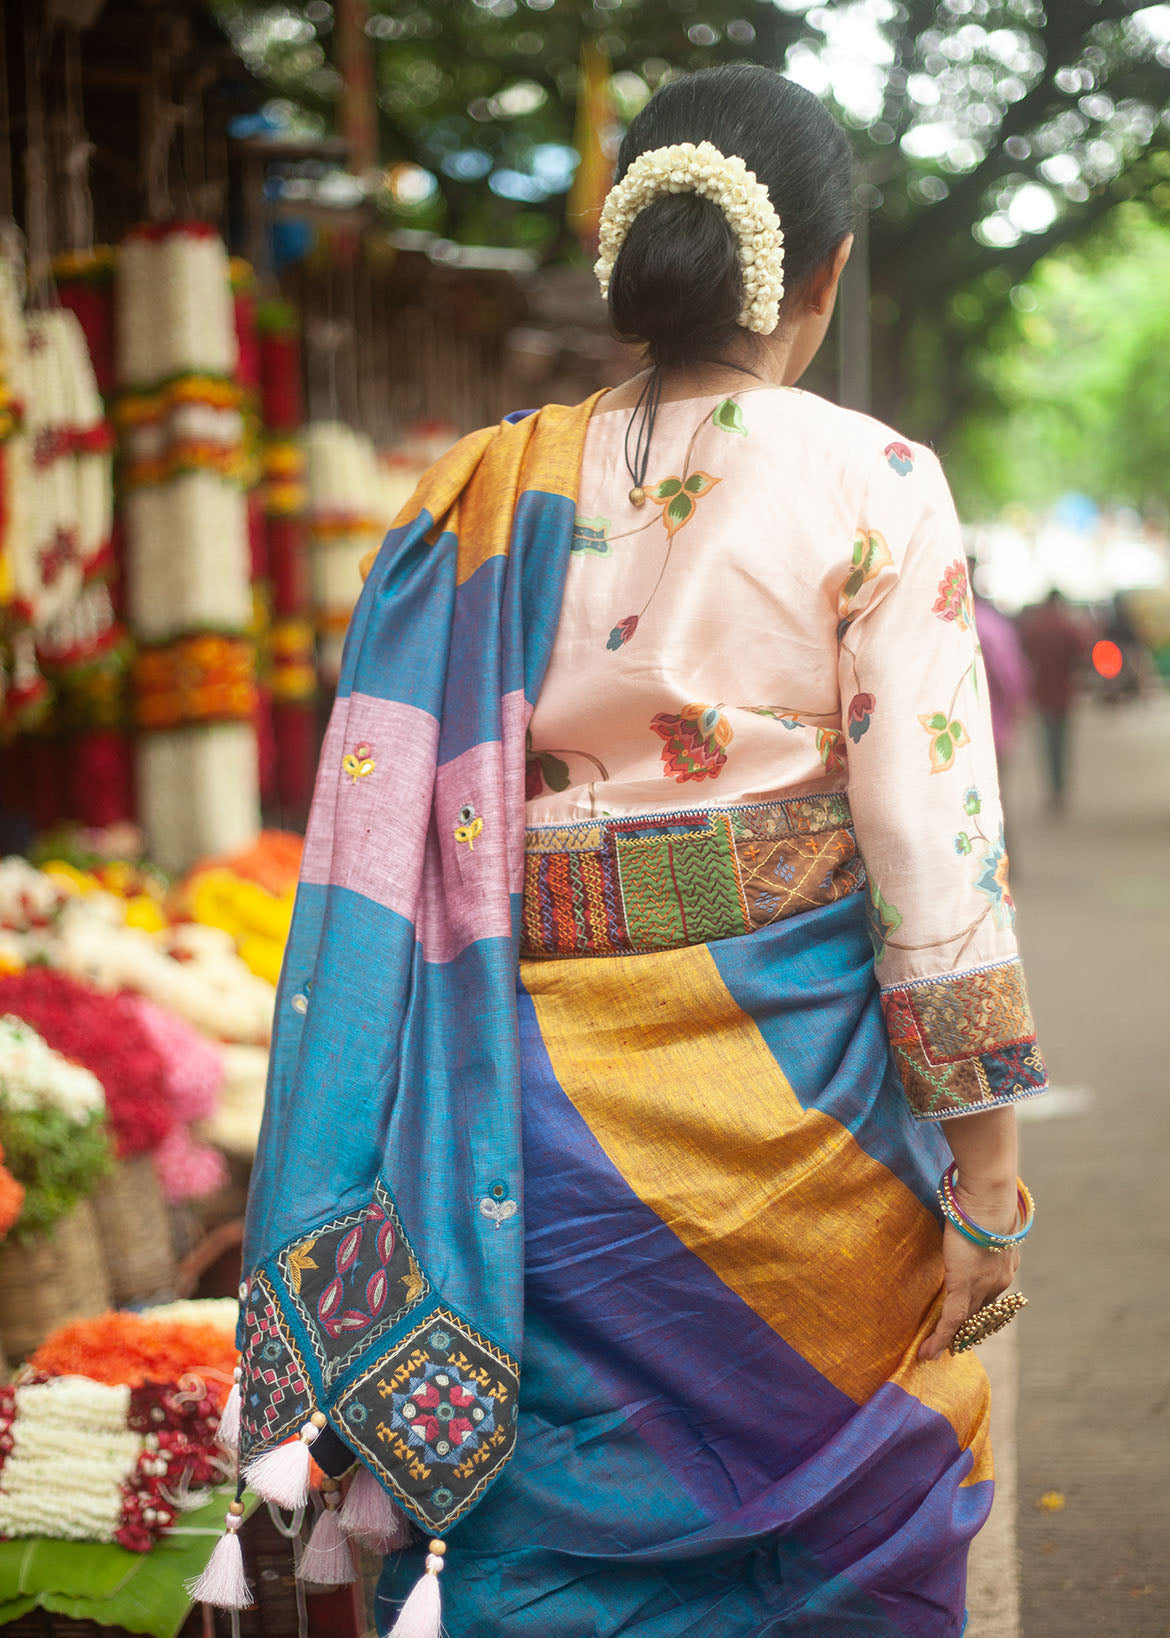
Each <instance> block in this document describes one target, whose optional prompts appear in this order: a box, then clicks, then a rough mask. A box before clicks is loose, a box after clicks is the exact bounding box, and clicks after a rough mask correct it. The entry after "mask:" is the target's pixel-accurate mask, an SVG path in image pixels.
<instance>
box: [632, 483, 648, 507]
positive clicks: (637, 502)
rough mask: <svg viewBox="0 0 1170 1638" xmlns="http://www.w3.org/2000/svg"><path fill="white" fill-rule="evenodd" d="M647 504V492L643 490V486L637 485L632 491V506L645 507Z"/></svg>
mask: <svg viewBox="0 0 1170 1638" xmlns="http://www.w3.org/2000/svg"><path fill="white" fill-rule="evenodd" d="M645 504H646V491H645V490H644V489H643V488H642V486H641V484H635V485H634V487H633V489H631V490H630V505H631V506H645Z"/></svg>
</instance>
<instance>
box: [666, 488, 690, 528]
mask: <svg viewBox="0 0 1170 1638" xmlns="http://www.w3.org/2000/svg"><path fill="white" fill-rule="evenodd" d="M694 509H695V503H694V501H693V500H692V499H691V497H690V496H689V495H686V494H682V495H675V497H674V499H673V500H672V501H670V502H669V503H668V504H667V508H666V515H667V517H668V518H669V519H670V521H671V522H672V523H673V524H674V526H675V527H676V528H677V529H681V528H682V526H683V524H684V523H685V522H686V521H687V519H688V518H689V517H690V515H691V513H692V512H693V511H694Z"/></svg>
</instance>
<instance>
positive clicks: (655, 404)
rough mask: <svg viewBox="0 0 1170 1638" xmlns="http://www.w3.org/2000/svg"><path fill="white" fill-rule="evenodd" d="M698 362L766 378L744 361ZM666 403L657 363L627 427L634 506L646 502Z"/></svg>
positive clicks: (659, 367) (639, 395) (628, 460)
mask: <svg viewBox="0 0 1170 1638" xmlns="http://www.w3.org/2000/svg"><path fill="white" fill-rule="evenodd" d="M696 362H703V363H710V364H718V365H721V366H722V368H723V369H725V370H738V371H739V373H740V374H741V375H750V376H751V378H752V380H753V381H762V380H763V379H764V378H763V376H762V375H758V374H757V373H756V371H755V370H749V369H748V368H747V366H746V365H744V364H732V363H731V362H730V361H729V360H727V359H723V358H712V359H706V360H696ZM661 404H662V366H661V364H655V365H654V367H653V369H651V371H650V374H649V375H648V376H647V377H646V380H645V383H644V385H643V387H642V391H641V392H640V393H639V394H638V402H637V403H636V404H635V405H634V413H633V415H631V417H630V424H629V426H628V427H627V428H626V439H625V458H626V471H627V472H628V473H629V474H630V477H631V478H632V479H633V480H634V486H633V488H632V489H631V490H630V505H631V506H645V504H646V471H647V468H648V467H649V465H650V443H651V440H652V439H653V437H654V423H655V422H656V421H657V419H658V411H659V408H660V407H661ZM631 437H633V440H634V455H633V459H632V460H631V458H630V439H631Z"/></svg>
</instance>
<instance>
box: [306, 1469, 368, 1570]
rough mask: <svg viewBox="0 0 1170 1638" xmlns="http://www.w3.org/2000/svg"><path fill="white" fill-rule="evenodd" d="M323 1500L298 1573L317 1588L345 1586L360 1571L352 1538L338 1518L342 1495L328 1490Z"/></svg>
mask: <svg viewBox="0 0 1170 1638" xmlns="http://www.w3.org/2000/svg"><path fill="white" fill-rule="evenodd" d="M333 1482H334V1484H336V1483H337V1481H336V1479H335V1480H334V1481H333ZM321 1499H322V1500H323V1501H324V1503H325V1508H324V1511H323V1512H322V1514H321V1516H320V1518H319V1519H318V1520H317V1522H316V1524H315V1525H314V1526H313V1533H312V1535H311V1536H310V1537H309V1540H308V1544H307V1546H306V1547H305V1550H304V1552H303V1553H302V1554H301V1561H300V1563H299V1564H298V1565H297V1575H298V1576H299V1578H300V1579H301V1580H302V1581H312V1582H313V1583H314V1584H315V1585H316V1586H318V1587H342V1586H345V1584H346V1583H347V1582H350V1581H356V1580H357V1570H356V1569H355V1568H354V1562H353V1552H352V1550H351V1548H350V1545H349V1538H348V1537H347V1536H344V1535H343V1534H342V1531H341V1525H340V1524H339V1523H338V1519H337V1509H338V1506H339V1504H340V1502H341V1497H340V1496H339V1495H338V1493H337V1491H336V1490H326V1491H324V1493H323V1495H322V1498H321Z"/></svg>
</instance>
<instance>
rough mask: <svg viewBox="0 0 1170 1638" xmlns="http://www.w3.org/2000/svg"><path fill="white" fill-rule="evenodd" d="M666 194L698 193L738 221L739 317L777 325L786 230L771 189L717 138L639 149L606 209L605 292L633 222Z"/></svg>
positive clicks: (599, 265)
mask: <svg viewBox="0 0 1170 1638" xmlns="http://www.w3.org/2000/svg"><path fill="white" fill-rule="evenodd" d="M661 193H698V194H702V196H703V198H704V199H710V200H711V202H712V203H713V204H716V205H718V206H719V208H720V210H721V211H722V212H723V214H724V215H725V216H726V217H727V219H728V221H729V222H730V223H731V226H732V230H733V232H734V233H735V237H736V239H737V240H738V243H739V270H740V274H741V276H742V278H743V307H742V308H741V310H740V314H739V317H738V319H737V320H736V323H737V324H739V325H740V326H741V328H743V329H745V330H754V331H755V332H756V334H757V335H761V336H770V335H771V334H772V331H773V330H774V329H775V328H776V325H777V322H778V320H779V313H780V299H781V297H782V296H783V294H784V234H783V232H782V231H781V228H780V218H779V216H777V214H776V211H775V209H774V208H773V205H772V201H771V200H770V199H769V197H768V190H767V188H766V187H765V186H764V185H763V183H762V182H758V181H757V180H756V176H755V173H754V172H753V171H749V170H748V168H747V166H746V165H745V164H744V162H743V160H742V159H740V158H739V157H738V156H737V155H735V154H731V155H725V154H721V153H720V152H719V149H718V148H716V147H715V146H714V144H713V143H710V142H699V143H695V142H678V143H675V144H673V145H672V146H671V147H669V148H651V149H648V150H647V152H646V153H644V154H639V155H638V157H637V159H635V160H634V162H633V164H632V165H631V166H630V168H629V170H628V171H627V172H626V174H625V175H624V176H623V177H622V179H621V181H620V182H618V183H616V184H615V185H614V186H613V187H612V188H611V189H610V191H609V193H608V194H607V196H606V200H605V205H604V207H603V209H602V212H601V234H600V246H599V248H600V251H601V254H600V256H599V257H598V259H597V261H596V263H595V264H594V269H593V271H594V272H595V273H596V274H597V279H598V283H599V284H600V285H601V294H602V295H603V296H607V295H608V294H609V281H610V279H611V278H612V277H613V268H614V263H615V262H616V261H617V258H618V252H619V251H620V250H621V248H622V245H623V244H624V243H625V237H626V234H627V233H628V232H629V230H630V224H631V223H632V222H633V220H634V218H635V217H636V216H637V215H638V213H639V211H642V210H645V208H646V206H647V205H648V204H649V203H650V201H651V200H652V199H656V198H657V197H658V195H659V194H661Z"/></svg>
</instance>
